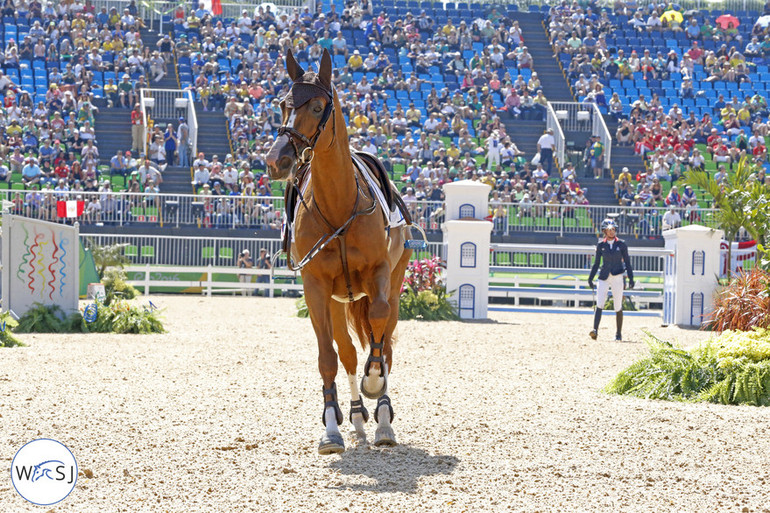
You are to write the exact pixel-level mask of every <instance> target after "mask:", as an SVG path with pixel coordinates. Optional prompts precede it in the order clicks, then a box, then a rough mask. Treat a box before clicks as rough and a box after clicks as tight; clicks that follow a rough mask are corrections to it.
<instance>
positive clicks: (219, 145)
mask: <svg viewBox="0 0 770 513" xmlns="http://www.w3.org/2000/svg"><path fill="white" fill-rule="evenodd" d="M195 116H196V117H197V118H198V152H201V151H202V152H203V153H204V154H205V155H206V158H207V159H209V160H211V157H212V156H214V155H217V156H219V161H220V162H224V160H225V155H227V154H228V153H231V151H232V150H231V146H230V136H229V133H228V130H227V118H225V114H224V112H222V111H221V110H219V111H209V112H205V111H204V110H203V105H202V104H200V103H198V102H196V103H195Z"/></svg>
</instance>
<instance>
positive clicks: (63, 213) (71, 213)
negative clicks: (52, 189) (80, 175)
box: [56, 200, 86, 217]
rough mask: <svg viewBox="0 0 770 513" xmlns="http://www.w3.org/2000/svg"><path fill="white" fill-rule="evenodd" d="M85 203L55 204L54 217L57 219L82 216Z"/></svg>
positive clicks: (73, 201)
mask: <svg viewBox="0 0 770 513" xmlns="http://www.w3.org/2000/svg"><path fill="white" fill-rule="evenodd" d="M85 206H86V202H85V201H75V200H70V201H59V202H57V203H56V215H57V216H58V217H78V216H80V215H82V214H83V210H84V209H85Z"/></svg>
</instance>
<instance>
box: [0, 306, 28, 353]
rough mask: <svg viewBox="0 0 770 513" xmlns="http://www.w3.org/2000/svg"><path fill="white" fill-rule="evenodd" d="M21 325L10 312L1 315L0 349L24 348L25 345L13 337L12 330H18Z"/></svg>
mask: <svg viewBox="0 0 770 513" xmlns="http://www.w3.org/2000/svg"><path fill="white" fill-rule="evenodd" d="M18 325H19V323H18V322H16V320H15V319H14V318H13V317H11V314H10V313H8V312H2V313H0V327H2V331H0V347H22V346H24V344H23V343H22V341H21V340H19V339H18V338H16V337H15V336H14V335H13V332H12V331H11V330H12V329H14V328H16V326H18Z"/></svg>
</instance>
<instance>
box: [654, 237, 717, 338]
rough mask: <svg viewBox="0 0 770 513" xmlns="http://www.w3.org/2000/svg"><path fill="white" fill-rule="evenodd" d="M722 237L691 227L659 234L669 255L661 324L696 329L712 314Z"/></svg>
mask: <svg viewBox="0 0 770 513" xmlns="http://www.w3.org/2000/svg"><path fill="white" fill-rule="evenodd" d="M723 237H724V232H722V230H715V229H713V228H707V227H705V226H699V225H694V224H693V225H689V226H685V227H683V228H677V229H675V230H666V231H664V232H663V238H664V239H665V241H666V249H668V250H670V251H671V252H672V253H673V256H669V257H666V265H665V270H664V280H663V296H664V299H663V322H664V324H676V325H679V326H700V325H701V323H702V322H703V319H704V318H705V317H706V316H707V315H708V314H709V313H710V312H711V310H713V307H714V300H713V295H714V291H715V290H716V288H717V276H719V263H720V254H721V250H720V242H721V241H722V238H723Z"/></svg>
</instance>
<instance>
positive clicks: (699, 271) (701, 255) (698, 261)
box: [692, 250, 706, 276]
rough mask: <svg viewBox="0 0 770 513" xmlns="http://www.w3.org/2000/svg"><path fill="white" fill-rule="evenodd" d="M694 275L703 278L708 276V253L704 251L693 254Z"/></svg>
mask: <svg viewBox="0 0 770 513" xmlns="http://www.w3.org/2000/svg"><path fill="white" fill-rule="evenodd" d="M692 274H693V276H703V275H705V274H706V252H705V251H703V250H700V251H697V250H696V251H693V252H692Z"/></svg>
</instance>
